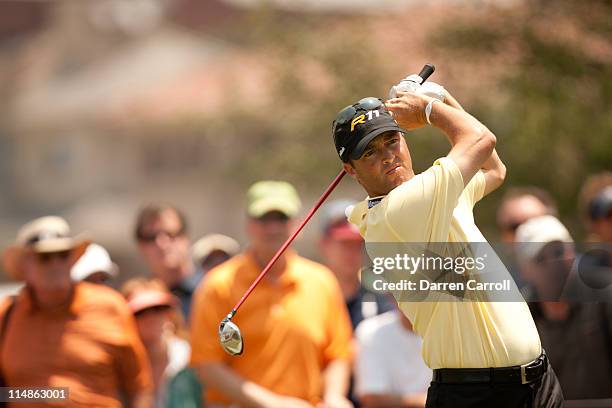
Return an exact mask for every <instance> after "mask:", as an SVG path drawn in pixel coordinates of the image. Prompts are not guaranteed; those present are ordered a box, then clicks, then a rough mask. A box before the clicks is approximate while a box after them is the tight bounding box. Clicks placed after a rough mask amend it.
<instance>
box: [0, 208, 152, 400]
mask: <svg viewBox="0 0 612 408" xmlns="http://www.w3.org/2000/svg"><path fill="white" fill-rule="evenodd" d="M88 244H89V242H88V241H87V240H84V239H79V238H75V237H72V236H71V234H70V228H69V226H68V224H67V223H66V221H65V220H64V219H62V218H59V217H42V218H38V219H36V220H34V221H32V222H30V223H28V224H26V225H25V226H24V227H22V228H21V230H20V231H19V234H18V235H17V243H16V244H15V245H13V246H11V247H9V248H8V249H6V250H5V251H4V253H3V257H2V261H3V266H4V270H5V271H7V272H8V273H9V275H11V276H12V277H13V278H15V279H19V280H24V281H25V287H24V288H23V289H22V290H21V292H20V293H19V294H18V295H17V297H16V298H11V299H8V300H6V301H5V302H3V304H2V306H1V307H0V319H1V320H0V321H1V322H2V326H1V327H2V328H3V331H2V333H1V337H0V338H1V342H0V369H1V372H2V376H3V379H4V381H5V383H6V385H7V386H9V387H67V388H68V389H69V400H70V401H69V404H67V405H70V406H75V407H92V406H99V407H102V406H103V407H120V406H122V400H125V401H127V402H128V404H129V405H130V406H132V407H149V406H150V404H151V403H152V394H151V372H150V368H149V365H148V363H147V360H146V355H145V351H144V348H143V346H142V343H141V342H140V340H139V339H138V333H137V332H136V325H135V323H134V319H133V317H132V314H131V312H130V310H129V308H128V306H127V303H126V302H125V300H124V299H123V298H122V297H121V295H120V294H119V293H117V292H116V291H115V290H113V289H110V288H107V287H104V286H101V285H95V284H91V283H88V282H78V283H75V282H72V281H71V279H70V269H71V267H72V265H73V264H74V263H75V262H76V260H77V259H78V258H79V257H80V256H81V255H82V254H83V252H84V251H85V249H86V248H87V245H88ZM19 405H20V406H41V405H43V406H44V405H45V404H27V403H26V404H24V405H22V404H19Z"/></svg>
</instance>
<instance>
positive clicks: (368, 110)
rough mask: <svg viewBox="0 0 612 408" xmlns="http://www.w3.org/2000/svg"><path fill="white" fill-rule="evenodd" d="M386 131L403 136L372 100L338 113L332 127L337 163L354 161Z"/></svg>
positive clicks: (375, 101)
mask: <svg viewBox="0 0 612 408" xmlns="http://www.w3.org/2000/svg"><path fill="white" fill-rule="evenodd" d="M389 131H397V132H402V133H406V130H405V129H402V128H401V127H400V126H399V125H398V124H397V122H396V121H395V119H393V117H392V116H391V114H390V112H389V111H388V110H387V109H386V108H385V105H384V104H383V102H382V100H380V99H378V98H374V97H369V98H363V99H361V100H360V101H359V102H357V103H355V104H353V105H350V106H347V107H346V108H344V109H342V110H341V111H340V112H339V113H338V115H337V116H336V120H334V123H333V134H334V144H335V146H336V152H337V153H338V156H340V160H342V161H343V162H345V163H346V162H348V161H349V160H351V159H352V160H358V159H359V158H360V157H361V156H362V155H363V152H364V151H365V149H366V147H367V146H368V143H370V142H371V141H372V140H373V139H374V138H375V137H376V136H379V135H380V134H382V133H385V132H389Z"/></svg>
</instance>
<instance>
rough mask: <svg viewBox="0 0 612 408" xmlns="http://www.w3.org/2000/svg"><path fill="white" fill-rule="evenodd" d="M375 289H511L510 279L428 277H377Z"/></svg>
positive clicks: (374, 283)
mask: <svg viewBox="0 0 612 408" xmlns="http://www.w3.org/2000/svg"><path fill="white" fill-rule="evenodd" d="M372 283H373V285H372V287H373V288H374V290H380V291H397V290H409V291H416V290H435V291H441V292H443V291H451V290H456V291H464V290H466V289H467V290H472V291H477V292H478V291H489V290H491V291H510V288H511V286H510V279H505V280H503V281H501V282H478V281H476V280H474V279H470V280H468V281H467V282H430V281H428V280H426V279H421V280H419V281H418V285H417V282H414V281H409V280H406V279H402V280H400V281H398V282H386V281H384V280H382V279H376V280H375V281H374V282H372Z"/></svg>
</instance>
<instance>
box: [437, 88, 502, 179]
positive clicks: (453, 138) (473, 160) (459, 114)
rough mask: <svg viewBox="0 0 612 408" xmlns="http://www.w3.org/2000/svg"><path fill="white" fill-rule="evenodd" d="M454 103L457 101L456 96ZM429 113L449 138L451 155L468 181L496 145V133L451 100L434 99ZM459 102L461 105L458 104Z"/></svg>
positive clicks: (481, 166)
mask: <svg viewBox="0 0 612 408" xmlns="http://www.w3.org/2000/svg"><path fill="white" fill-rule="evenodd" d="M453 102H454V103H457V104H458V102H456V101H455V100H454V99H453ZM432 106H433V109H432V111H431V115H430V117H429V119H430V121H431V124H432V125H433V126H435V127H437V128H438V129H440V130H441V131H442V132H443V133H444V134H445V135H446V137H447V138H448V140H449V142H450V144H451V146H452V148H451V151H450V152H449V154H448V157H449V158H450V159H452V160H453V161H454V162H455V164H456V165H457V167H458V168H459V171H460V172H461V175H462V176H463V184H464V185H467V184H468V183H469V182H470V180H471V179H472V177H474V175H475V174H476V172H478V171H479V170H480V169H481V168H483V165H484V164H485V162H487V161H488V160H489V159H490V158H491V156H492V154H493V150H494V149H495V143H496V139H495V135H494V134H493V133H492V132H491V131H490V130H489V129H487V127H486V126H485V125H483V124H482V123H480V122H479V121H478V120H477V119H476V118H474V117H473V116H472V115H470V114H469V113H467V112H465V111H464V110H462V109H457V108H456V107H453V106H451V105H450V104H445V103H434V104H433V105H432ZM459 106H460V105H459Z"/></svg>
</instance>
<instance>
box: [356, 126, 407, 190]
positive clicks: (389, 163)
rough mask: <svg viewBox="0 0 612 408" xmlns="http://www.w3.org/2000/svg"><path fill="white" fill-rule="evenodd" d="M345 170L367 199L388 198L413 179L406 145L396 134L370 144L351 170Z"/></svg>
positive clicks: (385, 135)
mask: <svg viewBox="0 0 612 408" xmlns="http://www.w3.org/2000/svg"><path fill="white" fill-rule="evenodd" d="M344 167H345V169H346V170H347V172H348V173H349V174H351V176H353V177H354V178H356V179H357V181H358V182H359V183H360V184H361V185H362V186H363V187H364V188H365V189H366V191H367V192H368V194H369V195H370V197H375V196H380V195H385V194H388V193H389V192H390V191H391V190H393V189H394V188H395V187H397V186H399V185H400V184H402V183H404V182H405V181H408V180H410V178H412V176H414V172H413V171H412V160H411V158H410V152H409V151H408V146H407V145H406V141H405V140H404V137H403V136H402V134H401V133H400V132H395V131H393V132H386V133H383V134H381V135H380V136H378V137H376V138H375V139H374V140H372V141H371V142H370V143H369V144H368V146H367V147H366V149H365V151H364V152H363V155H362V156H361V158H359V159H358V160H353V166H351V165H350V164H345V166H344Z"/></svg>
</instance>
